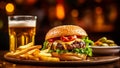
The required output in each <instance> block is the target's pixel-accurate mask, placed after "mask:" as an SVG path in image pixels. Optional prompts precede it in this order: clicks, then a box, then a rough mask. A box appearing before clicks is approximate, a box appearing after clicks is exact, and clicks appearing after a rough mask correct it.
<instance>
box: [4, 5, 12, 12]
mask: <svg viewBox="0 0 120 68" xmlns="http://www.w3.org/2000/svg"><path fill="white" fill-rule="evenodd" d="M5 8H6V11H7V12H13V11H14V5H13V4H12V3H8V4H7V5H6V7H5Z"/></svg>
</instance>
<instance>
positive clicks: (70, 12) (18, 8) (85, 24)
mask: <svg viewBox="0 0 120 68" xmlns="http://www.w3.org/2000/svg"><path fill="white" fill-rule="evenodd" d="M8 3H12V4H13V5H14V11H12V12H7V10H6V8H5V7H6V5H7V4H8ZM59 4H60V5H62V7H63V9H64V10H63V12H60V13H64V17H63V18H59V17H57V16H56V12H57V11H56V8H57V6H58V5H59ZM60 10H62V9H59V10H58V11H60ZM119 12H120V3H119V0H0V50H8V49H9V35H8V16H10V15H36V16H37V17H38V18H37V28H36V38H35V44H36V45H40V44H43V42H44V38H45V34H46V33H47V32H48V30H49V29H50V28H52V27H55V26H58V25H66V24H74V25H79V26H80V27H82V28H83V29H85V30H86V32H87V33H88V35H89V37H90V39H92V40H93V41H96V40H97V39H99V38H101V37H103V36H106V37H107V38H108V39H112V40H114V41H115V42H116V43H117V44H118V45H120V13H119ZM101 23H102V24H101Z"/></svg>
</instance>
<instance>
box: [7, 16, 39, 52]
mask: <svg viewBox="0 0 120 68" xmlns="http://www.w3.org/2000/svg"><path fill="white" fill-rule="evenodd" d="M36 19H37V17H36V16H26V15H18V16H8V30H9V43H10V48H9V49H10V51H15V50H16V49H17V48H18V47H19V46H24V45H26V44H28V43H32V45H34V40H35V34H36Z"/></svg>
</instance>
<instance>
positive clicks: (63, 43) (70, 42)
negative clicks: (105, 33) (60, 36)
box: [53, 39, 82, 50]
mask: <svg viewBox="0 0 120 68" xmlns="http://www.w3.org/2000/svg"><path fill="white" fill-rule="evenodd" d="M75 41H78V42H80V41H82V39H75V40H73V41H69V42H63V41H61V40H56V41H54V42H53V45H54V50H56V46H57V44H58V43H60V44H62V45H63V47H64V49H65V50H67V47H66V46H65V44H68V45H71V44H72V43H73V42H75Z"/></svg>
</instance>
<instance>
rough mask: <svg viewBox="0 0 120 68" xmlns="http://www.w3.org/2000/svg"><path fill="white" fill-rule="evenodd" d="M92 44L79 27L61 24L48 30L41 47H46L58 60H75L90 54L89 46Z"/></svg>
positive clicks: (83, 58) (84, 58) (82, 58)
mask: <svg viewBox="0 0 120 68" xmlns="http://www.w3.org/2000/svg"><path fill="white" fill-rule="evenodd" d="M92 44H93V42H92V41H91V40H89V39H88V35H87V33H86V32H85V30H84V29H82V28H81V27H79V26H76V25H62V26H57V27H54V28H52V29H50V30H49V31H48V33H47V34H46V37H45V42H44V44H43V48H42V49H43V50H44V49H48V52H50V53H51V54H52V56H53V57H58V58H60V60H65V61H71V60H73V61H77V60H86V58H87V56H92V49H91V48H90V47H89V45H92Z"/></svg>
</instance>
